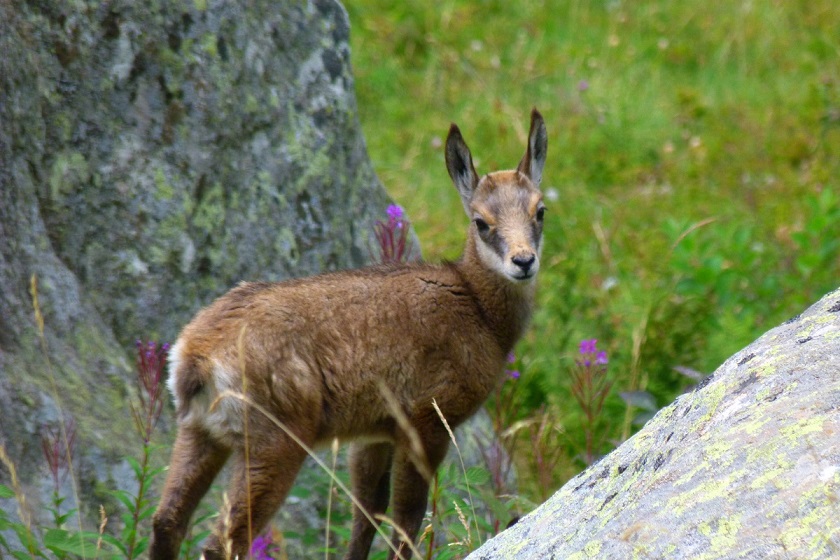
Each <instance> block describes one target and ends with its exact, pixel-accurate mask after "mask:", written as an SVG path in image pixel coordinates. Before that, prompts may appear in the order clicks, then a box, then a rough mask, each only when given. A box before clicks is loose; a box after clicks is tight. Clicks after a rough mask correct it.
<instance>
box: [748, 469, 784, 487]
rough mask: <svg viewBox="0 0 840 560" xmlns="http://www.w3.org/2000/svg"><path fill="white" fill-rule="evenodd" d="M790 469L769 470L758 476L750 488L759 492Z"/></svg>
mask: <svg viewBox="0 0 840 560" xmlns="http://www.w3.org/2000/svg"><path fill="white" fill-rule="evenodd" d="M787 471H788V469H787V468H786V467H781V466H780V467H775V468H772V469H768V470H766V471H764V472H763V473H761V474H760V475H758V476H757V477H756V478H755V480H753V481H752V482H751V483H750V488H751V489H753V490H758V489H760V488H763V487H764V486H766V485H767V484H768V483H769V482H771V481H774V480H775V479H776V478H778V477H779V476H780V475H783V474H784V473H786V472H787Z"/></svg>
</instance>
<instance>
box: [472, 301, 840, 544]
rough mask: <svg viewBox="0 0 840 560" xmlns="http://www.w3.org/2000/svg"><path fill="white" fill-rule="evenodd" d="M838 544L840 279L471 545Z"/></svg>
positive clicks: (839, 524) (839, 491)
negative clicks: (525, 511)
mask: <svg viewBox="0 0 840 560" xmlns="http://www.w3.org/2000/svg"><path fill="white" fill-rule="evenodd" d="M838 556H840V290H836V291H834V292H833V293H831V294H828V295H827V296H825V297H824V298H823V299H822V300H820V301H819V302H818V303H816V304H815V305H813V306H812V307H811V308H809V309H808V310H807V311H805V312H804V313H803V314H802V315H800V316H799V317H796V318H794V319H791V320H790V321H788V322H786V323H785V324H783V325H781V326H779V327H777V328H775V329H773V330H771V331H769V332H768V333H766V334H765V335H764V336H762V337H761V338H759V339H758V340H757V341H755V342H754V343H753V344H751V345H750V346H748V347H747V348H745V349H744V350H742V351H741V352H739V353H737V354H735V355H734V356H732V357H731V358H729V359H728V360H727V361H726V362H725V363H724V364H723V365H722V366H721V367H720V368H718V370H717V371H716V372H715V374H714V376H713V377H711V378H710V379H709V380H708V382H707V383H705V384H704V385H703V386H702V387H700V388H698V389H697V390H696V391H693V392H691V393H689V394H685V395H682V396H681V397H679V398H678V399H677V400H676V401H675V402H674V403H673V404H671V405H670V406H668V407H666V408H664V409H662V410H661V411H660V412H659V413H658V414H657V415H656V416H655V417H654V418H653V419H652V420H651V421H650V422H648V424H647V425H646V426H645V427H644V429H642V430H641V431H640V432H639V433H638V434H636V435H635V436H634V437H632V438H631V439H630V440H628V441H627V442H625V443H624V444H623V445H621V446H620V447H619V448H618V449H616V450H615V451H613V452H612V453H610V454H609V455H607V456H606V457H604V458H603V459H602V460H601V461H600V462H599V463H597V464H595V465H593V466H592V467H590V468H589V469H587V470H586V471H584V472H583V473H581V474H580V475H578V476H577V477H575V478H573V479H572V480H570V481H569V482H568V483H567V484H566V485H565V486H563V488H561V489H560V490H559V491H558V492H557V493H556V494H555V495H554V496H552V497H551V498H550V499H549V500H548V501H547V502H546V503H544V504H543V505H541V506H540V507H539V508H537V509H536V510H534V511H533V512H531V513H530V514H529V515H528V516H526V517H524V518H523V519H522V520H521V521H520V522H519V523H517V524H516V525H514V526H513V527H512V528H511V529H509V530H507V531H505V532H503V533H502V534H500V535H498V536H497V537H495V538H494V539H492V540H490V541H488V542H487V543H485V545H484V546H482V547H481V548H479V549H478V550H476V551H475V552H473V553H472V554H471V555H470V556H469V557H468V558H470V559H471V560H485V559H491V558H516V559H524V558H535V559H536V558H539V559H542V558H563V559H566V560H570V559H575V558H692V559H694V560H696V559H703V558H707V559H713V558H714V559H720V558H733V559H734V558H826V559H827V558H837V557H838Z"/></svg>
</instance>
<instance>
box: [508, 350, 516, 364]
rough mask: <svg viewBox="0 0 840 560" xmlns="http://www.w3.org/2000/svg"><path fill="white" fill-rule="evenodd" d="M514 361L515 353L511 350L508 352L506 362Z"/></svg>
mask: <svg viewBox="0 0 840 560" xmlns="http://www.w3.org/2000/svg"><path fill="white" fill-rule="evenodd" d="M515 361H516V354H514V353H513V352H508V355H507V363H509V364H512V363H513V362H515Z"/></svg>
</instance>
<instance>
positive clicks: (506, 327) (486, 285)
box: [456, 237, 536, 353]
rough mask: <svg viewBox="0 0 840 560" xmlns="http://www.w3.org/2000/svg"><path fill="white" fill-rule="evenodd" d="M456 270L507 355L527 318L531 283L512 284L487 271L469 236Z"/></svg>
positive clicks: (531, 304) (531, 299)
mask: <svg viewBox="0 0 840 560" xmlns="http://www.w3.org/2000/svg"><path fill="white" fill-rule="evenodd" d="M456 267H457V268H458V270H459V272H460V273H461V275H462V276H463V278H464V279H465V280H466V282H467V283H468V284H469V286H470V288H471V290H472V291H473V293H474V294H475V296H476V299H477V301H478V304H479V306H480V307H481V310H482V312H483V314H484V316H485V319H486V320H487V322H488V324H489V325H490V327H491V328H492V330H493V332H494V333H495V334H496V337H497V339H498V341H499V345H500V346H501V348H502V350H504V351H505V352H506V353H507V352H510V351H511V350H513V346H514V345H515V344H516V342H517V341H518V340H519V338H520V337H521V336H522V334H523V332H524V331H525V328H526V327H527V326H528V322H529V321H530V319H531V312H532V311H533V308H534V295H535V292H536V282H535V280H534V279H532V280H527V281H525V282H517V283H514V282H513V281H511V280H509V279H507V278H504V277H502V275H501V274H499V273H497V272H495V271H492V270H488V269H487V267H486V266H484V264H482V262H481V260H480V257H479V255H478V250H477V248H476V246H475V241H474V239H473V238H472V237H470V238H469V239H468V241H467V246H466V248H465V250H464V255H463V256H462V257H461V260H460V261H458V262H457V263H456Z"/></svg>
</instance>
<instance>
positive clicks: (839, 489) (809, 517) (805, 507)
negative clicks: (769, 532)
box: [779, 471, 840, 558]
mask: <svg viewBox="0 0 840 560" xmlns="http://www.w3.org/2000/svg"><path fill="white" fill-rule="evenodd" d="M838 504H840V474H839V473H838V472H837V471H835V473H834V476H833V477H832V478H831V479H830V480H829V481H828V482H827V483H825V484H818V485H817V486H816V487H814V488H812V489H810V490H808V491H806V492H803V493H802V495H801V497H800V499H799V503H798V507H797V511H796V513H795V515H793V516H792V517H791V518H790V519H788V520H787V521H786V522H785V524H784V525H783V526H782V528H781V532H780V534H779V540H780V541H781V542H782V544H783V545H784V547H785V549H787V550H788V551H790V552H791V554H793V555H795V556H796V557H798V558H818V557H819V558H829V557H831V558H836V557H837V556H836V555H837V553H838V552H840V550H838V546H837V543H838V539H840V524H838V523H837V522H836V520H837V519H838V518H840V505H838Z"/></svg>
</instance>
